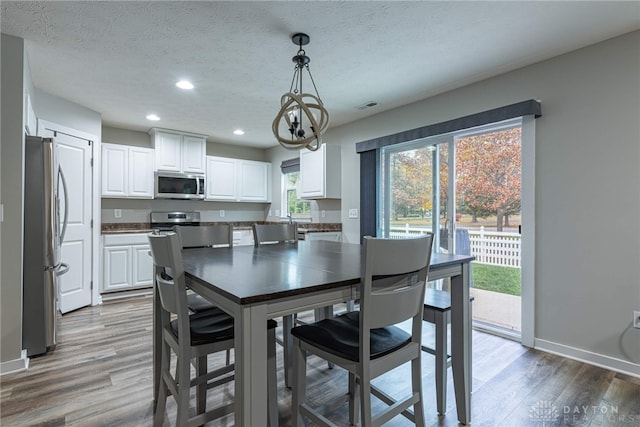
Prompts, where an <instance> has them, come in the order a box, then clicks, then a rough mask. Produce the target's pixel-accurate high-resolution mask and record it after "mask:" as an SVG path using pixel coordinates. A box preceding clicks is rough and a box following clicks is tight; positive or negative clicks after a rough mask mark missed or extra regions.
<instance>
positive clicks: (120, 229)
mask: <svg viewBox="0 0 640 427" xmlns="http://www.w3.org/2000/svg"><path fill="white" fill-rule="evenodd" d="M255 222H256V221H250V222H202V223H201V224H202V225H216V224H231V225H232V226H233V228H234V229H236V230H251V226H252V225H253V224H254V223H255ZM257 222H258V223H260V224H281V223H282V222H281V221H257ZM324 231H342V224H341V223H326V222H323V223H318V222H299V223H298V233H321V232H324ZM149 232H151V225H150V224H149V223H148V222H114V223H103V224H102V226H101V229H100V233H101V234H128V233H149Z"/></svg>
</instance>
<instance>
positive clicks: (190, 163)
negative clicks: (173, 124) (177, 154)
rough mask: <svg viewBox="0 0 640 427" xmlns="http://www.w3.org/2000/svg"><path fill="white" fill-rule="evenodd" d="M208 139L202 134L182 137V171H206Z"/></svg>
mask: <svg viewBox="0 0 640 427" xmlns="http://www.w3.org/2000/svg"><path fill="white" fill-rule="evenodd" d="M206 156H207V140H206V139H205V138H204V137H201V136H190V135H184V136H183V137H182V171H183V172H194V173H204V172H205V169H206Z"/></svg>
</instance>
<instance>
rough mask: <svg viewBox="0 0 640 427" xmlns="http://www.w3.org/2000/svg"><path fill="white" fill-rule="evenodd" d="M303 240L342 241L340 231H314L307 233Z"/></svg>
mask: <svg viewBox="0 0 640 427" xmlns="http://www.w3.org/2000/svg"><path fill="white" fill-rule="evenodd" d="M305 240H330V241H332V242H340V241H342V232H340V231H318V232H315V233H307V235H306V236H305Z"/></svg>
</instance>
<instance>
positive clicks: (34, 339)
mask: <svg viewBox="0 0 640 427" xmlns="http://www.w3.org/2000/svg"><path fill="white" fill-rule="evenodd" d="M25 139H26V141H25V169H24V170H25V178H24V246H23V250H24V254H23V272H22V278H23V288H22V289H23V291H22V347H23V349H25V350H26V351H27V355H28V356H36V355H39V354H44V353H46V352H47V351H49V350H52V349H53V348H54V347H55V345H56V323H57V295H58V277H59V276H61V275H63V274H65V273H66V272H67V271H68V269H69V267H68V265H66V264H65V263H63V262H61V261H60V245H61V244H62V241H63V240H64V233H65V231H66V227H67V217H68V216H67V206H68V203H67V201H68V197H67V191H66V183H65V181H64V174H63V172H62V169H61V168H60V165H59V163H58V161H57V156H56V144H55V141H54V139H53V138H40V137H33V136H27V137H26V138H25Z"/></svg>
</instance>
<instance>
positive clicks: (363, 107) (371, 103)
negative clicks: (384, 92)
mask: <svg viewBox="0 0 640 427" xmlns="http://www.w3.org/2000/svg"><path fill="white" fill-rule="evenodd" d="M376 105H378V103H377V102H376V101H368V102H365V103H364V104H362V105H358V106H357V107H356V109H358V110H366V109H367V108H371V107H375V106H376Z"/></svg>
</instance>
